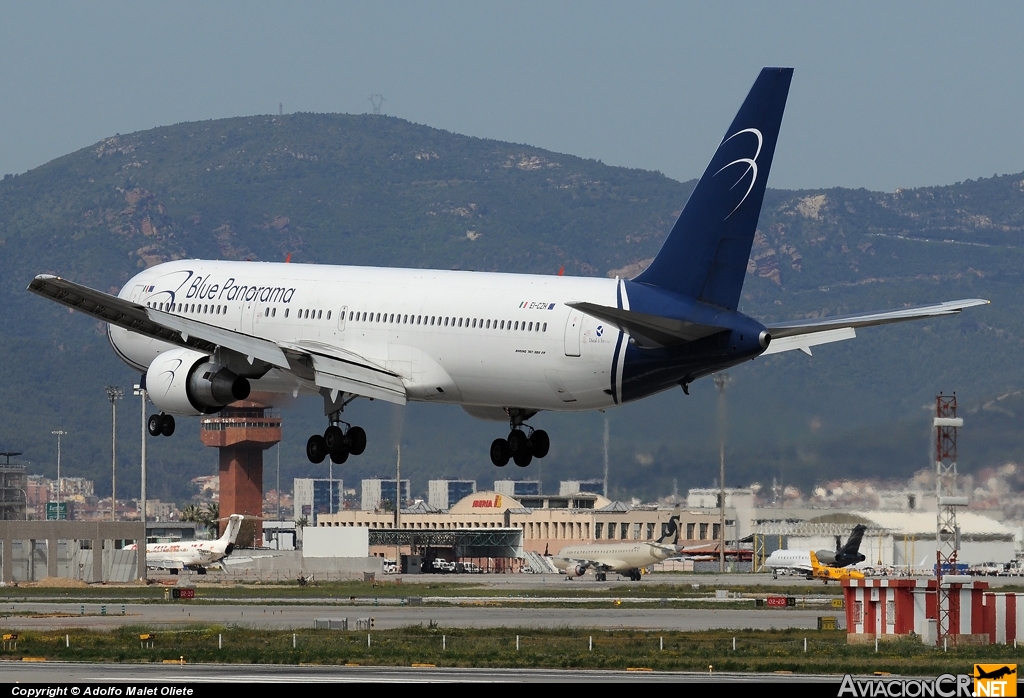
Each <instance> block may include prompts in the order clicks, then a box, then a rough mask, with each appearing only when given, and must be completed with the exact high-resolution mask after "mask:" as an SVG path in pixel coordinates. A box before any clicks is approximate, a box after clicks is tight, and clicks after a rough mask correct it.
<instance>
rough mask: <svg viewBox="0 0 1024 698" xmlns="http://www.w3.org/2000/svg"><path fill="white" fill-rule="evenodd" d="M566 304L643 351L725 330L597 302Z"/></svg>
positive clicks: (701, 337)
mask: <svg viewBox="0 0 1024 698" xmlns="http://www.w3.org/2000/svg"><path fill="white" fill-rule="evenodd" d="M566 305H567V306H569V307H570V308H576V309H577V310H579V311H581V312H584V313H586V314H587V315H590V316H592V317H596V318H597V319H598V320H604V321H605V322H608V323H611V324H612V325H615V326H616V327H617V328H619V329H620V330H622V331H623V332H626V333H627V334H629V336H630V337H632V338H633V339H634V340H636V343H637V344H638V345H640V346H641V347H645V348H657V347H668V346H672V345H675V344H682V343H684V342H693V341H695V340H698V339H703V338H704V337H710V336H711V335H713V334H717V333H719V332H722V331H723V330H725V329H727V328H725V327H717V326H715V325H699V324H697V323H695V322H687V321H685V320H677V319H675V318H669V317H662V316H660V315H648V314H647V313H638V312H635V311H633V310H624V309H623V308H612V307H609V306H606V305H597V304H596V303H566Z"/></svg>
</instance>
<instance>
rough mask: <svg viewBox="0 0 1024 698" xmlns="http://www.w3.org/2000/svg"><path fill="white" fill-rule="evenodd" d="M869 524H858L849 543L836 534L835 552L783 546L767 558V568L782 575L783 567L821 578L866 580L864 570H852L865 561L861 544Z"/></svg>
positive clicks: (776, 575)
mask: <svg viewBox="0 0 1024 698" xmlns="http://www.w3.org/2000/svg"><path fill="white" fill-rule="evenodd" d="M866 530H867V526H865V525H864V524H857V525H856V526H854V527H853V531H852V532H851V533H850V538H849V539H848V540H847V541H846V545H843V544H842V540H840V538H839V536H836V549H835V552H832V551H831V550H801V549H797V548H793V549H779V550H775V551H773V552H772V554H771V555H769V556H768V559H766V560H765V561H764V564H765V567H768V568H769V569H771V571H772V576H773V577H778V573H779V570H787V571H791V572H796V573H799V574H804V575H807V578H808V579H811V578H812V577H814V578H818V579H825V580H826V581H827V580H829V579H843V578H849V577H851V576H852V577H853V578H856V579H863V578H864V575H863V573H861V572H859V571H857V570H852V569H849V568H851V567H853V566H854V565H858V564H860V563H862V562H864V559H865V558H864V553H862V552H860V543H861V540H863V538H864V531H866Z"/></svg>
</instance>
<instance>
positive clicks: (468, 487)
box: [427, 479, 476, 510]
mask: <svg viewBox="0 0 1024 698" xmlns="http://www.w3.org/2000/svg"><path fill="white" fill-rule="evenodd" d="M475 492H476V480H451V479H443V480H431V481H429V482H428V483H427V504H429V505H430V506H432V507H433V508H435V509H442V510H444V509H450V508H451V506H452V505H453V504H455V502H457V501H459V500H460V499H462V498H463V497H466V496H469V495H471V494H473V493H475Z"/></svg>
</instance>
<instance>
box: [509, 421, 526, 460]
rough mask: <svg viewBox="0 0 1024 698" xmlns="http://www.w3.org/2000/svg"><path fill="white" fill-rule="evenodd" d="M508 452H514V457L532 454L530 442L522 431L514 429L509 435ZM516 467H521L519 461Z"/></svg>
mask: <svg viewBox="0 0 1024 698" xmlns="http://www.w3.org/2000/svg"><path fill="white" fill-rule="evenodd" d="M508 450H509V451H511V452H512V455H513V457H514V456H517V455H520V454H522V455H526V454H528V453H529V452H530V440H529V439H528V438H526V434H524V433H523V430H522V429H513V430H512V432H511V433H510V434H509V435H508ZM516 465H519V461H518V460H517V461H516Z"/></svg>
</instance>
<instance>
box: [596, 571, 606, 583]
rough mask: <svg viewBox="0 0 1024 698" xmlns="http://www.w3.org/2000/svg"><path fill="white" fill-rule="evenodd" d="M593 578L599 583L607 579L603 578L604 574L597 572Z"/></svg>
mask: <svg viewBox="0 0 1024 698" xmlns="http://www.w3.org/2000/svg"><path fill="white" fill-rule="evenodd" d="M594 576H595V577H596V578H597V581H599V582H604V581H607V580H608V577H606V576H605V574H604V572H598V573H597V574H596V575H594Z"/></svg>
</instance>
